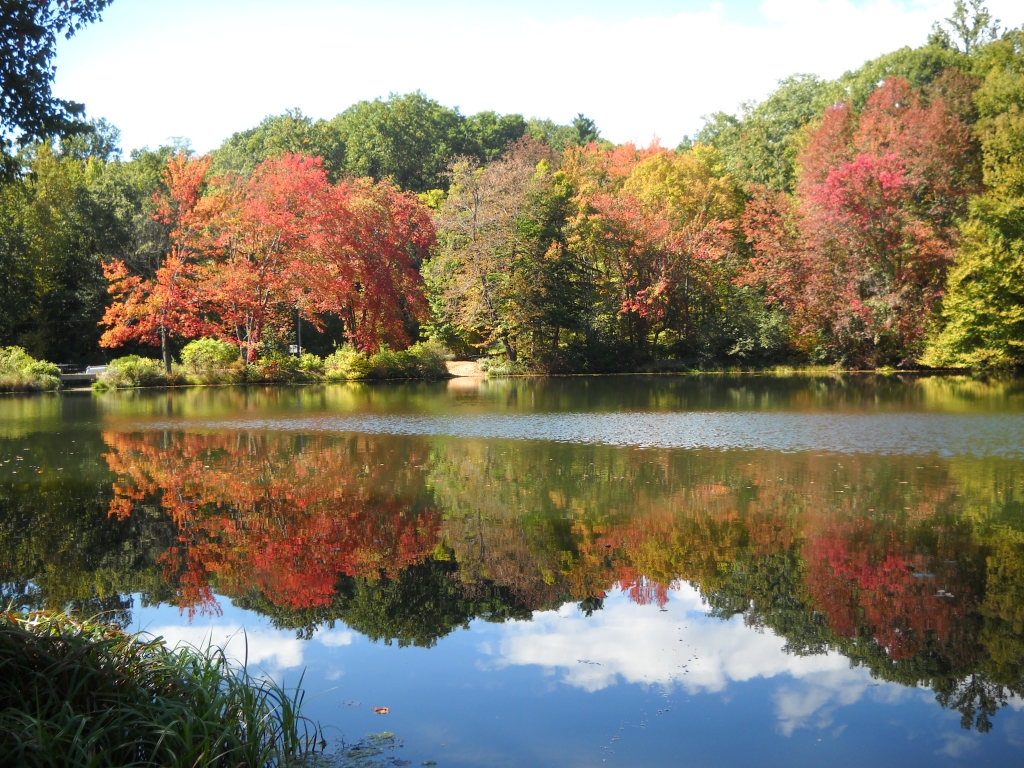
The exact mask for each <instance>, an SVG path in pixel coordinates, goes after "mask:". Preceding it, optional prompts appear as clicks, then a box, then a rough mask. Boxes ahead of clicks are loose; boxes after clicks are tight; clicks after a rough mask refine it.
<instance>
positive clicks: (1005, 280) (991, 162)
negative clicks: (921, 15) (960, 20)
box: [922, 31, 1024, 367]
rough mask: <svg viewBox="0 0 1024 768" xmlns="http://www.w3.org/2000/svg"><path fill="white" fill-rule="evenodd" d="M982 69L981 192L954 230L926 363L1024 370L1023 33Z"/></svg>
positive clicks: (990, 53) (984, 58)
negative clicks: (955, 243) (955, 242)
mask: <svg viewBox="0 0 1024 768" xmlns="http://www.w3.org/2000/svg"><path fill="white" fill-rule="evenodd" d="M986 67H987V68H988V73H987V76H986V78H985V83H984V85H983V86H982V87H981V88H980V89H979V90H978V91H977V93H976V94H975V103H976V104H977V107H978V112H979V114H980V118H981V119H980V121H979V123H978V125H977V128H976V132H977V134H978V136H979V138H980V140H981V145H982V156H983V164H984V174H985V186H986V191H985V192H984V193H983V194H981V195H979V196H978V197H976V198H974V199H973V200H972V201H971V206H970V216H969V218H968V219H967V220H966V221H965V222H964V223H963V224H962V225H961V229H960V236H961V243H960V247H959V249H958V252H957V255H956V261H955V263H954V266H953V268H952V269H951V270H950V272H949V276H948V279H947V285H946V295H945V297H944V299H943V304H942V322H941V326H940V330H938V332H937V333H935V334H934V335H933V337H932V339H931V340H930V343H929V345H928V347H927V349H926V351H925V354H924V356H923V358H922V362H924V363H926V364H928V365H935V366H972V367H990V366H1004V367H1005V366H1018V365H1024V33H1022V32H1020V31H1014V32H1009V33H1007V34H1006V35H1005V36H1004V37H1003V38H1002V40H1000V41H998V42H995V43H992V44H990V45H989V46H987V47H986V48H985V49H984V50H983V52H982V54H980V56H979V61H978V63H977V65H976V69H981V68H986Z"/></svg>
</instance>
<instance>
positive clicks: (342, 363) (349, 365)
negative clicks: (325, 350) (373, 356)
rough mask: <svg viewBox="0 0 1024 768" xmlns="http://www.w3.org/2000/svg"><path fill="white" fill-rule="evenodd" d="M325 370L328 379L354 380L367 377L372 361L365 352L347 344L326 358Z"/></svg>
mask: <svg viewBox="0 0 1024 768" xmlns="http://www.w3.org/2000/svg"><path fill="white" fill-rule="evenodd" d="M323 370H324V378H326V379H327V380H328V381H354V380H356V379H364V378H366V374H367V373H368V372H369V370H370V361H369V358H367V356H366V355H365V354H364V353H362V352H360V351H359V350H358V349H356V348H355V347H353V346H352V345H351V344H346V345H345V346H343V347H338V349H336V350H334V352H333V353H331V354H330V355H328V356H327V357H326V358H324V369H323Z"/></svg>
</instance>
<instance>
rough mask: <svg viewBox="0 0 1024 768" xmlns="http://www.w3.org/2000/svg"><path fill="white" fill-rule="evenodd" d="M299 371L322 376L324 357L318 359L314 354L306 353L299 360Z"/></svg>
mask: <svg viewBox="0 0 1024 768" xmlns="http://www.w3.org/2000/svg"><path fill="white" fill-rule="evenodd" d="M299 370H300V371H305V372H306V373H311V374H316V375H317V376H322V375H323V372H324V360H323V358H322V357H318V356H317V355H314V354H313V353H312V352H305V353H303V355H302V357H300V358H299Z"/></svg>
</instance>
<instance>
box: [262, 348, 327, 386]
mask: <svg viewBox="0 0 1024 768" xmlns="http://www.w3.org/2000/svg"><path fill="white" fill-rule="evenodd" d="M322 368H323V363H322V361H321V360H320V358H318V357H317V356H316V355H309V354H307V355H303V356H302V357H295V356H293V355H284V354H281V353H280V352H271V353H270V354H269V355H266V356H265V357H261V358H260V359H259V360H257V361H256V362H255V363H253V364H252V365H250V366H249V368H248V370H247V371H246V379H247V380H248V381H250V382H253V383H266V384H297V383H303V382H310V381H319V379H320V373H319V371H318V369H322Z"/></svg>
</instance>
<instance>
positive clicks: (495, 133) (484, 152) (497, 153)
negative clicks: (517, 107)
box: [466, 112, 527, 163]
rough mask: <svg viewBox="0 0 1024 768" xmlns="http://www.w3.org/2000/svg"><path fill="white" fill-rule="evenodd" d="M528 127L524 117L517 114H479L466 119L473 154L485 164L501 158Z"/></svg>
mask: <svg viewBox="0 0 1024 768" xmlns="http://www.w3.org/2000/svg"><path fill="white" fill-rule="evenodd" d="M526 127H527V126H526V121H525V120H524V119H523V116H522V115H516V114H512V115H499V114H497V113H496V112H477V113H476V114H475V115H470V116H469V117H467V118H466V132H467V133H468V134H469V142H470V145H471V149H472V154H474V155H476V156H477V157H479V158H480V159H481V160H482V161H483V162H485V163H488V162H490V161H491V160H496V159H497V158H499V157H501V155H502V154H503V153H504V152H505V150H506V149H508V147H509V145H510V144H512V143H513V142H515V141H517V140H519V139H521V138H522V137H523V135H524V134H525V133H526ZM468 148H469V147H468Z"/></svg>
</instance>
